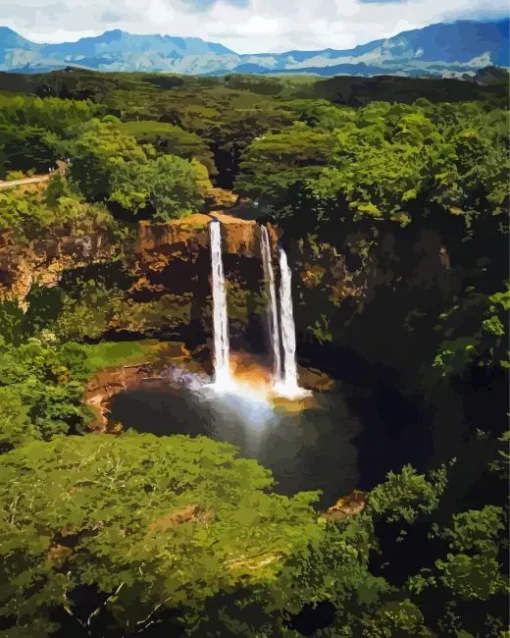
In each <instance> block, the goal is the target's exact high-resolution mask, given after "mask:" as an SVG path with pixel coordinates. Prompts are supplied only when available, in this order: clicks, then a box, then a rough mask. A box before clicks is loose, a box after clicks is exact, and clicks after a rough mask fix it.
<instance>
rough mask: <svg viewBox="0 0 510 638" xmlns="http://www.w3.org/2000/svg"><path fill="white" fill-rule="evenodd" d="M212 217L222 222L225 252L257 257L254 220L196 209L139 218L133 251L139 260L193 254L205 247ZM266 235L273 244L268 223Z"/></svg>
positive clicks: (206, 246)
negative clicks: (171, 216) (174, 216)
mask: <svg viewBox="0 0 510 638" xmlns="http://www.w3.org/2000/svg"><path fill="white" fill-rule="evenodd" d="M213 218H216V219H218V220H219V221H220V222H221V223H222V224H223V232H222V242H223V251H224V253H225V254H230V255H237V256H245V257H257V258H258V257H259V256H260V244H259V239H260V238H259V231H258V227H257V223H256V222H255V221H253V220H244V219H240V218H238V217H233V216H231V215H227V214H224V213H219V212H215V213H211V214H210V215H205V214H202V213H196V214H194V215H190V216H188V217H184V218H183V219H179V220H175V221H170V222H164V223H154V222H147V221H143V222H141V223H140V225H139V230H138V238H137V243H136V254H137V255H138V256H139V257H140V258H141V261H142V263H147V262H150V263H153V262H157V261H162V262H163V263H168V262H169V261H170V260H171V259H172V258H173V257H174V258H181V257H183V256H195V257H196V256H197V254H198V253H199V251H200V250H208V248H209V230H208V225H209V223H210V222H211V221H212V220H213ZM270 235H271V238H272V240H273V243H274V244H276V241H277V234H276V231H275V230H274V228H272V227H271V228H270Z"/></svg>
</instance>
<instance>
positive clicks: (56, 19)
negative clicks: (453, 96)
mask: <svg viewBox="0 0 510 638" xmlns="http://www.w3.org/2000/svg"><path fill="white" fill-rule="evenodd" d="M507 15H508V4H507V0H0V25H2V26H7V27H10V28H11V29H14V30H15V31H17V32H18V33H20V34H21V35H23V36H24V37H26V38H28V39H29V40H32V41H35V42H63V41H74V40H77V39H79V38H81V37H86V36H94V35H99V34H100V33H103V32H104V31H107V30H111V29H122V30H124V31H129V32H130V33H161V34H168V35H173V36H181V37H186V36H194V37H200V38H203V39H204V40H209V41H212V42H220V43H221V44H223V45H225V46H226V47H228V48H230V49H232V50H234V51H236V52H237V53H259V52H260V53H263V52H281V51H288V50H291V49H301V50H313V49H324V48H328V47H330V48H333V49H347V48H351V47H354V46H356V45H357V44H363V43H365V42H369V41H371V40H376V39H379V38H386V37H390V36H392V35H395V34H397V33H399V32H401V31H407V30H409V29H415V28H419V27H424V26H426V25H428V24H433V23H436V22H442V21H449V20H455V19H463V18H466V19H491V18H498V17H504V16H507Z"/></svg>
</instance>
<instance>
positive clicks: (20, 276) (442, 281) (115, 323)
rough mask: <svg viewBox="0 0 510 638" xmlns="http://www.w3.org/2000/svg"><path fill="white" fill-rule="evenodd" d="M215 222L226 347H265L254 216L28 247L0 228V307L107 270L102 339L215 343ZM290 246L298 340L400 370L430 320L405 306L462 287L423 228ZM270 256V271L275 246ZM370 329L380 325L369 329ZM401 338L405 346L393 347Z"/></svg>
mask: <svg viewBox="0 0 510 638" xmlns="http://www.w3.org/2000/svg"><path fill="white" fill-rule="evenodd" d="M213 216H214V217H218V218H219V220H220V221H221V223H222V244H223V254H224V269H225V275H226V279H227V282H228V303H229V315H230V324H231V326H230V327H231V338H232V345H233V347H234V348H245V349H247V350H250V351H255V352H257V351H258V352H263V351H265V350H267V345H268V344H267V342H266V341H265V339H266V338H267V336H264V335H265V321H266V317H265V301H264V298H263V273H262V264H261V258H260V231H259V229H258V226H257V224H256V222H255V221H250V220H244V219H240V218H238V217H234V216H232V215H227V214H222V213H217V212H213V213H211V214H210V215H205V214H195V215H191V216H189V217H186V218H183V219H181V220H176V221H171V222H167V223H150V222H146V221H142V222H140V223H139V224H138V225H137V226H136V227H134V228H133V232H132V233H131V235H132V236H131V239H128V240H126V241H122V240H119V238H118V237H113V236H112V235H111V233H109V232H108V231H106V230H104V229H102V228H99V227H98V228H95V229H93V230H91V229H89V228H71V227H67V228H65V227H62V228H59V229H54V230H52V232H51V233H48V235H47V236H44V237H40V238H38V239H37V240H35V241H32V242H31V243H30V244H29V245H25V246H20V245H17V244H16V242H15V241H14V240H13V238H12V237H11V236H10V235H9V233H4V234H3V235H0V300H16V301H18V303H19V304H20V305H21V307H22V308H26V307H27V296H28V294H29V292H30V290H31V289H32V288H34V287H37V286H42V287H54V286H57V285H58V284H59V282H60V281H61V280H62V278H64V279H66V277H68V276H69V274H71V275H72V274H73V273H74V274H79V273H82V272H83V273H87V277H88V278H91V279H95V278H96V275H98V274H99V275H100V274H101V273H102V272H104V270H105V269H108V268H110V270H111V266H112V264H114V266H115V269H117V271H118V272H119V273H120V274H119V275H116V276H117V278H118V277H120V276H121V278H122V280H123V283H122V285H121V286H120V287H121V288H122V290H123V294H124V296H125V298H124V302H123V303H124V305H121V306H119V308H120V310H117V311H116V313H114V315H112V316H111V317H110V318H108V319H107V320H105V327H104V331H105V332H106V331H109V330H114V331H115V330H117V331H118V330H127V331H129V332H141V333H147V332H149V333H150V332H151V331H152V333H155V332H156V333H157V332H161V331H163V333H165V330H166V329H167V328H168V330H169V333H168V334H169V335H170V334H171V335H173V336H174V337H175V336H178V337H179V338H183V339H185V340H186V341H187V342H190V343H191V344H192V345H199V344H200V343H204V342H206V341H207V339H208V337H210V336H211V325H212V316H211V289H210V252H209V231H208V224H209V223H210V221H211V219H212V217H213ZM269 234H270V237H271V241H272V243H273V247H274V248H275V247H276V242H277V241H278V239H279V237H280V235H281V234H282V233H281V231H280V230H278V229H276V228H273V227H269ZM285 239H286V238H285V236H284V241H285ZM286 249H287V252H288V254H289V261H290V263H291V264H292V266H293V270H294V278H293V290H294V296H295V300H294V303H295V318H296V327H297V330H298V338H299V341H300V342H301V343H306V342H307V341H311V342H317V341H319V342H326V343H333V344H336V345H338V346H341V347H345V348H351V349H354V350H356V351H357V352H359V353H360V354H361V355H362V356H363V357H364V358H366V359H368V360H387V361H389V362H392V364H394V365H395V366H397V367H404V368H405V363H406V362H405V361H404V359H406V357H408V355H409V352H410V349H409V348H411V349H412V347H414V346H413V343H412V342H413V340H414V341H416V333H415V332H414V330H415V327H416V325H417V324H419V325H420V326H421V327H423V326H425V327H426V328H427V329H428V326H427V325H426V324H427V318H426V317H420V313H419V312H418V314H416V313H414V314H413V313H412V312H410V311H409V308H415V307H418V308H419V307H420V299H421V300H422V301H423V298H426V300H427V308H432V310H433V309H434V307H435V306H436V305H437V307H439V306H443V305H444V302H445V299H447V298H449V297H451V296H452V295H453V294H455V292H456V291H457V290H458V289H459V286H460V285H461V283H462V280H463V276H462V273H461V272H460V271H459V270H458V269H455V268H452V266H451V263H450V257H449V255H448V251H447V248H446V247H445V246H444V245H443V243H442V240H441V237H440V236H439V235H438V234H437V233H434V232H432V231H429V230H424V229H421V230H420V229H417V230H416V231H412V232H410V231H409V230H408V229H406V230H405V232H400V231H399V230H398V229H396V230H395V229H393V228H390V227H389V228H387V229H385V230H383V231H382V232H381V233H380V234H379V236H378V237H377V241H372V243H370V241H369V240H368V239H367V237H366V236H364V235H363V234H362V233H360V232H357V233H355V234H352V233H351V234H350V235H348V234H347V235H346V236H345V238H344V241H343V243H342V245H341V246H340V248H335V247H334V246H333V245H332V244H330V243H327V242H325V241H324V238H323V239H322V240H321V241H319V240H318V239H317V237H313V236H309V237H307V238H306V239H304V240H299V241H294V240H292V239H290V240H288V241H287V242H286ZM274 255H275V264H276V250H275V251H274ZM91 267H92V268H95V270H92V271H91V270H90V268H91ZM113 283H114V284H115V285H117V283H118V281H117V280H115V279H114V282H113ZM119 285H120V284H119ZM107 303H111V304H112V305H113V300H112V301H111V302H110V301H108V302H107ZM421 305H423V304H421ZM432 314H433V313H432ZM420 322H421V323H420ZM374 326H379V328H380V330H379V331H375V332H374ZM430 329H432V328H430ZM172 331H173V332H172ZM96 334H97V331H96ZM406 339H408V340H409V348H407V347H399V348H398V349H396V348H394V347H393V345H392V344H393V343H395V342H396V341H398V342H399V343H402V341H405V340H406Z"/></svg>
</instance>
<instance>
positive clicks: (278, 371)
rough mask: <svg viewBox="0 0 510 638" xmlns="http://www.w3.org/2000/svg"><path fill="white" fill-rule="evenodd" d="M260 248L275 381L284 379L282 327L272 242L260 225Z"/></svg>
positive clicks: (264, 228)
mask: <svg viewBox="0 0 510 638" xmlns="http://www.w3.org/2000/svg"><path fill="white" fill-rule="evenodd" d="M260 249H261V253H262V264H263V266H264V279H265V282H266V287H267V291H268V293H269V295H268V315H269V331H270V335H271V349H272V353H273V382H274V383H280V382H281V381H282V354H281V341H280V327H279V325H278V323H279V322H278V300H277V298H276V285H275V278H274V270H273V263H272V255H271V242H270V241H269V233H268V232H267V228H266V227H265V226H261V227H260Z"/></svg>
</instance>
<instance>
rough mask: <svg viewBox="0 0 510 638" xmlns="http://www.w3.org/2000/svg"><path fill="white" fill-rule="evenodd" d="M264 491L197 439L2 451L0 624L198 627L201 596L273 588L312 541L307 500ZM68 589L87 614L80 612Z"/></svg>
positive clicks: (217, 449) (231, 454)
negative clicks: (58, 616) (176, 615)
mask: <svg viewBox="0 0 510 638" xmlns="http://www.w3.org/2000/svg"><path fill="white" fill-rule="evenodd" d="M271 485H272V479H271V477H270V474H269V472H268V471H267V470H265V469H264V468H262V467H260V466H259V465H258V464H257V463H256V462H255V461H252V460H247V459H241V458H237V457H236V452H235V449H234V448H233V447H232V446H231V445H228V444H222V443H215V442H213V441H211V440H209V439H207V438H197V439H190V438H188V437H184V436H175V437H171V438H157V437H155V436H152V435H134V434H124V435H121V436H120V437H118V438H117V437H111V438H110V437H103V438H98V437H97V436H94V435H88V436H84V437H78V438H77V437H67V438H65V437H57V438H56V439H54V440H53V441H52V442H50V443H38V442H33V443H30V444H28V445H26V446H24V447H22V448H20V449H18V450H15V451H13V452H10V453H8V454H6V455H4V456H3V457H2V460H1V465H0V500H1V502H2V504H8V503H11V504H12V507H11V508H10V509H9V508H5V509H4V508H2V510H1V511H2V514H1V515H0V516H1V518H0V521H1V522H0V537H1V542H0V547H1V550H0V551H1V552H2V557H3V560H2V566H1V568H0V570H1V571H2V578H1V582H2V584H3V591H2V596H1V601H2V603H1V607H0V616H2V617H3V619H4V620H3V622H4V626H6V627H8V628H9V629H8V631H12V632H16V631H17V632H21V631H24V632H25V633H24V635H26V636H34V638H35V636H38V637H41V636H45V635H49V634H50V633H51V631H52V629H53V626H52V623H50V622H49V621H48V618H49V612H50V610H52V609H56V610H58V609H62V610H63V609H65V610H66V611H67V613H68V614H69V615H70V621H69V623H68V629H69V630H72V626H73V622H74V623H76V625H77V626H78V625H84V626H86V625H87V623H88V622H89V623H91V624H90V625H89V626H91V627H94V623H95V622H96V618H97V622H98V624H99V626H101V624H103V627H105V626H106V627H108V628H109V629H110V630H112V631H113V632H114V633H115V631H116V628H117V631H122V635H125V633H126V632H127V633H136V632H138V631H140V630H142V629H143V628H144V627H146V626H148V625H149V624H151V622H153V621H154V620H156V621H157V620H158V616H159V615H160V612H161V611H164V610H166V609H172V608H173V609H178V610H180V612H181V614H186V612H187V613H188V623H193V622H194V621H196V622H197V624H198V620H199V617H198V616H197V613H198V612H199V610H200V607H201V606H202V605H203V603H204V602H205V600H206V598H208V597H210V596H213V595H215V594H216V593H218V592H219V591H223V590H224V591H231V590H232V588H240V589H241V590H243V589H245V588H250V587H252V586H255V587H256V586H260V585H262V586H263V584H264V583H271V582H272V581H273V580H274V578H275V575H276V574H277V572H278V570H279V568H280V566H281V564H282V561H284V560H285V557H287V556H289V555H290V554H291V553H292V552H293V551H294V550H295V548H296V547H301V546H302V545H303V544H304V543H306V542H307V539H309V538H311V537H313V536H314V535H317V534H319V533H320V526H318V525H317V523H316V522H315V514H314V512H313V510H312V508H311V507H310V503H311V502H312V501H313V499H314V494H309V495H306V494H301V495H299V496H296V497H294V498H292V499H288V498H286V497H283V496H277V495H275V494H267V493H266V490H267V489H268V488H270V487H271ZM78 586H81V587H82V589H83V588H84V589H85V590H86V591H88V592H89V594H88V596H89V600H90V601H93V600H94V599H95V600H96V601H97V610H93V611H92V613H90V612H91V610H90V609H89V611H88V612H86V609H87V603H86V601H85V605H83V607H82V606H81V605H80V602H79V599H78V598H77V597H76V594H75V590H76V588H77V587H78ZM96 592H97V593H96ZM81 599H82V600H83V597H81ZM135 601H136V604H135ZM190 626H192V625H190ZM99 631H101V630H100V629H99ZM103 631H104V629H103Z"/></svg>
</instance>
